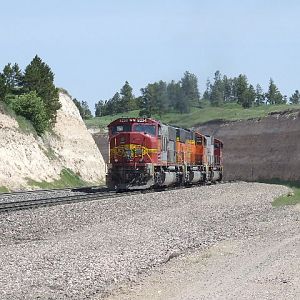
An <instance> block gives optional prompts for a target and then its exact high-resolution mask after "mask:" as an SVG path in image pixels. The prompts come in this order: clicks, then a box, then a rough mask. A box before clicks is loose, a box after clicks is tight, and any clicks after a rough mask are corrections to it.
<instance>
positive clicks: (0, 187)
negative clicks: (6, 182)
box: [0, 186, 9, 193]
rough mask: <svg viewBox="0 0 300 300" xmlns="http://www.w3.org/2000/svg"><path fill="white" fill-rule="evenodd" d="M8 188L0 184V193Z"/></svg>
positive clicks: (6, 191) (5, 191) (7, 190)
mask: <svg viewBox="0 0 300 300" xmlns="http://www.w3.org/2000/svg"><path fill="white" fill-rule="evenodd" d="M8 192H9V189H8V188H7V187H6V186H0V193H8Z"/></svg>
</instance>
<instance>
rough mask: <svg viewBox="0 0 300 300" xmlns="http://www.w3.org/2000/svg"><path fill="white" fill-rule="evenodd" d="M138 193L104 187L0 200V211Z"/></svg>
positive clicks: (138, 192)
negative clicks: (86, 190) (72, 193)
mask: <svg viewBox="0 0 300 300" xmlns="http://www.w3.org/2000/svg"><path fill="white" fill-rule="evenodd" d="M140 193H141V192H140V191H132V192H126V193H117V192H115V191H108V190H107V189H105V190H104V191H100V192H94V193H93V194H83V195H71V196H70V195H69V196H59V197H54V198H41V199H30V200H17V201H6V202H0V213H3V212H11V211H17V210H24V209H32V208H37V207H42V206H53V205H60V204H68V203H76V202H83V201H93V200H100V199H107V198H115V197H123V196H128V195H134V194H140Z"/></svg>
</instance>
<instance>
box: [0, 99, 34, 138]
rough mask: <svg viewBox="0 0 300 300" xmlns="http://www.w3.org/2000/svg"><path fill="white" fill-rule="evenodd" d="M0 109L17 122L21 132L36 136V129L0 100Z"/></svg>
mask: <svg viewBox="0 0 300 300" xmlns="http://www.w3.org/2000/svg"><path fill="white" fill-rule="evenodd" d="M0 109H1V110H2V111H3V112H4V113H5V114H7V115H8V116H10V117H12V118H13V119H15V120H16V121H17V122H18V125H19V130H20V131H21V132H22V133H25V134H27V135H29V134H33V135H34V137H37V133H36V130H35V129H34V127H33V125H32V123H31V122H30V121H29V120H27V119H26V118H24V117H22V116H19V115H16V113H15V112H14V111H13V110H12V109H11V107H9V106H8V105H7V104H6V103H4V102H0Z"/></svg>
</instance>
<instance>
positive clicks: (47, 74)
mask: <svg viewBox="0 0 300 300" xmlns="http://www.w3.org/2000/svg"><path fill="white" fill-rule="evenodd" d="M53 81H54V74H53V72H52V71H51V69H50V67H49V66H48V65H47V64H46V63H44V62H43V61H42V60H41V58H39V57H38V56H37V55H36V56H35V57H34V58H33V60H32V61H31V63H30V64H29V65H28V66H27V67H26V69H25V73H24V79H23V86H24V91H25V92H30V91H36V93H37V95H38V96H39V97H40V98H41V99H42V101H43V102H44V104H45V108H46V115H47V118H48V119H49V120H50V122H51V123H52V124H53V123H55V121H56V114H57V110H58V109H59V108H60V107H61V104H60V102H59V98H58V89H57V88H56V87H55V85H54V83H53Z"/></svg>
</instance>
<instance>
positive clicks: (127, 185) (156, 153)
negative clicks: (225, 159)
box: [106, 118, 223, 191]
mask: <svg viewBox="0 0 300 300" xmlns="http://www.w3.org/2000/svg"><path fill="white" fill-rule="evenodd" d="M108 130H109V163H108V172H107V175H106V183H107V186H108V187H109V188H110V189H115V190H119V191H122V190H130V189H134V190H136V189H148V188H162V187H166V186H172V185H173V186H177V185H192V184H201V183H212V182H217V181H221V180H222V176H223V164H222V149H223V143H222V142H221V141H220V140H218V139H216V138H214V137H212V136H208V135H203V134H202V133H200V132H198V131H195V130H188V129H184V128H179V127H176V126H170V125H166V124H163V123H161V122H160V121H156V120H153V119H150V118H119V119H117V120H115V121H113V122H112V123H110V124H109V125H108Z"/></svg>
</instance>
